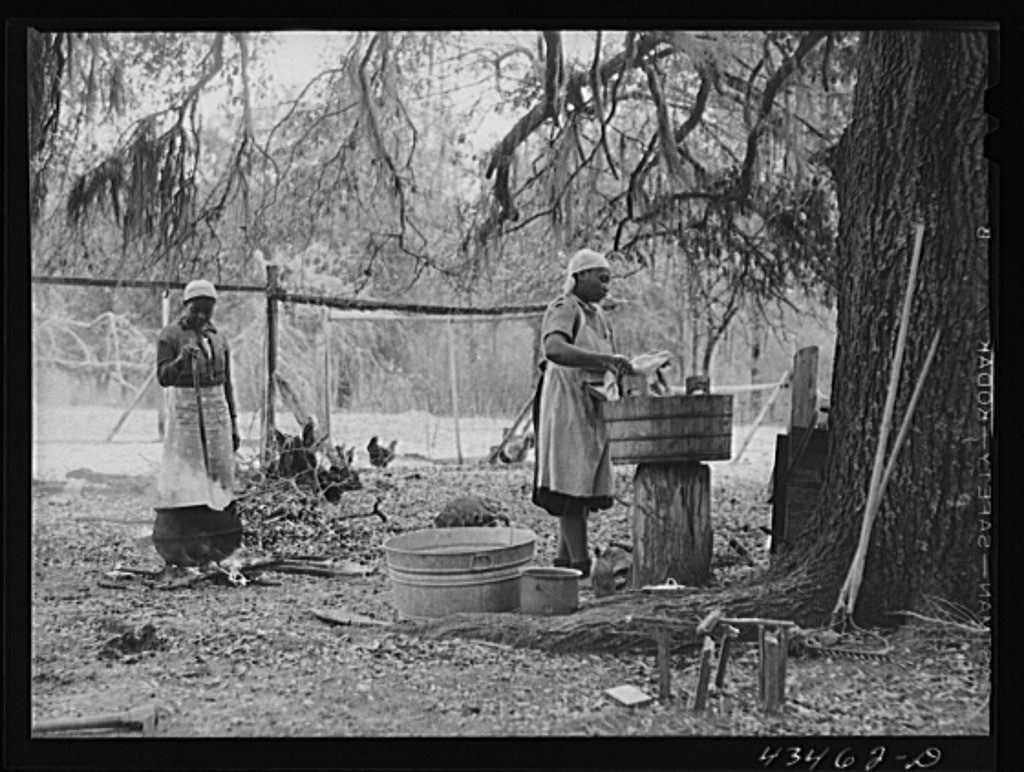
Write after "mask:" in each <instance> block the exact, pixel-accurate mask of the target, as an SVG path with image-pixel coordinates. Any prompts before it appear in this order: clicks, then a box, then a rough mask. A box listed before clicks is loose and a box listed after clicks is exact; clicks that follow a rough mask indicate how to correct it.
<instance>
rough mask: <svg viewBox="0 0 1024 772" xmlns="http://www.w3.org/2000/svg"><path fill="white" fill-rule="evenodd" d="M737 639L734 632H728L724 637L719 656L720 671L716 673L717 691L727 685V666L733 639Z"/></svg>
mask: <svg viewBox="0 0 1024 772" xmlns="http://www.w3.org/2000/svg"><path fill="white" fill-rule="evenodd" d="M737 632H739V631H737ZM735 637H736V636H735V634H734V633H732V632H726V633H724V634H723V635H722V639H721V641H720V645H721V648H722V650H721V652H720V653H719V655H718V670H717V672H716V673H715V688H716V689H719V690H720V689H721V688H722V686H723V684H725V666H726V665H727V664H728V663H729V654H730V653H731V651H732V639H733V638H735Z"/></svg>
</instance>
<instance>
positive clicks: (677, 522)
mask: <svg viewBox="0 0 1024 772" xmlns="http://www.w3.org/2000/svg"><path fill="white" fill-rule="evenodd" d="M711 533H712V532H711V469H710V468H709V467H708V465H707V464H701V463H697V462H692V461H686V462H679V463H674V464H639V465H638V466H637V468H636V477H635V480H634V488H633V586H634V587H643V586H644V585H646V584H661V583H662V582H664V581H665V580H666V579H668V578H669V577H671V578H673V579H675V580H676V581H677V582H679V583H680V584H688V585H700V584H704V583H706V582H707V580H708V579H709V578H710V577H711Z"/></svg>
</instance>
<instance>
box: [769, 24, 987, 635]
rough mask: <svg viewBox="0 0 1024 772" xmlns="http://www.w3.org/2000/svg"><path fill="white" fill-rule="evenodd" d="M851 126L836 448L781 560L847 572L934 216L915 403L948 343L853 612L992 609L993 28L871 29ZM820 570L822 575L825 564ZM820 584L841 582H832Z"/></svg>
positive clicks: (913, 338) (911, 357)
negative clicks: (917, 228)
mask: <svg viewBox="0 0 1024 772" xmlns="http://www.w3.org/2000/svg"><path fill="white" fill-rule="evenodd" d="M863 46H864V49H863V60H862V61H863V65H862V67H861V70H860V80H859V82H858V84H857V90H856V96H855V101H854V112H853V120H852V123H851V125H850V127H849V129H848V130H847V133H846V135H845V136H844V138H843V141H842V143H841V149H840V153H839V158H838V159H837V169H836V170H837V175H836V182H837V192H838V197H839V206H840V212H841V219H840V229H839V264H840V265H842V266H844V267H845V268H844V270H843V271H841V273H840V275H839V292H838V310H839V313H838V323H837V327H838V342H837V346H836V357H835V369H834V376H833V385H832V394H833V399H832V403H831V411H830V415H829V423H830V435H831V436H830V449H829V458H828V462H827V466H826V471H825V480H826V482H825V487H824V490H823V491H822V494H821V498H820V499H819V505H818V506H817V507H816V515H815V517H814V518H813V519H812V521H811V522H810V525H809V532H810V533H818V534H820V536H819V537H818V538H816V539H813V540H807V541H806V542H805V543H804V544H803V545H802V548H801V547H800V546H798V547H797V548H796V549H794V551H793V554H792V555H789V556H787V559H786V560H784V561H782V564H781V565H780V567H786V566H788V567H793V566H796V565H800V564H807V563H809V562H811V561H814V562H815V564H816V565H818V566H820V567H819V568H818V569H816V570H817V571H821V572H827V574H828V576H829V577H831V576H832V575H833V574H834V569H832V567H831V565H829V567H828V568H827V569H826V568H825V567H824V565H825V564H833V563H834V564H836V565H837V566H839V567H840V569H841V572H842V573H845V570H846V568H847V567H848V564H849V561H850V558H851V556H852V554H853V551H854V548H855V546H856V541H857V537H858V533H859V527H860V518H861V513H862V512H863V511H864V502H865V499H866V496H867V488H868V481H869V477H870V471H871V464H872V459H873V456H874V453H875V448H876V444H877V437H878V431H879V424H880V421H881V415H882V408H883V404H884V401H885V393H886V385H887V380H888V377H887V373H888V368H889V366H890V362H891V360H892V357H893V352H894V348H895V343H896V332H897V327H898V317H899V314H900V310H901V304H902V299H903V294H904V292H905V288H906V282H907V274H908V266H909V263H910V253H911V249H912V246H913V234H914V228H913V224H914V223H915V222H923V223H924V226H925V238H924V247H923V250H922V255H921V263H920V268H919V275H918V279H917V282H918V283H917V288H916V291H915V295H914V303H913V308H912V311H911V320H912V324H911V327H910V330H909V333H908V338H907V346H906V353H905V355H904V362H903V367H902V371H901V375H900V385H899V392H898V396H897V401H896V405H895V420H901V418H902V416H903V414H904V413H905V412H906V409H907V404H908V402H909V399H910V396H911V392H912V390H913V386H914V383H915V380H916V376H917V374H918V373H919V372H920V370H921V367H922V364H923V361H924V358H925V355H926V352H927V349H928V347H929V342H930V341H931V339H932V336H933V335H934V334H935V331H936V330H937V329H941V330H942V343H941V346H940V347H939V349H938V353H937V355H936V357H935V360H934V363H933V365H932V369H931V371H930V373H929V376H928V379H927V382H926V383H925V385H924V389H923V392H922V394H921V398H920V403H919V405H918V408H917V410H916V411H915V414H914V417H913V423H912V424H911V430H910V433H909V436H908V438H907V441H906V443H905V445H904V447H903V449H902V451H901V452H900V455H899V457H898V460H897V465H896V470H895V473H894V477H893V480H892V484H891V485H889V486H888V489H887V491H886V493H885V498H884V499H883V501H882V503H881V510H880V512H879V515H878V519H877V521H876V522H875V526H874V529H873V533H872V537H871V543H870V547H869V552H868V558H867V564H866V568H865V575H864V581H863V584H862V586H861V591H860V596H859V601H858V606H857V609H856V610H855V615H856V617H857V618H858V619H859V620H861V621H863V622H867V623H872V622H878V623H892V622H893V621H895V620H894V618H893V617H892V616H891V615H890V614H889V612H891V611H894V610H897V609H909V610H915V609H918V608H920V607H921V606H922V604H923V603H924V602H925V601H926V600H927V597H928V596H937V597H940V598H944V599H946V600H950V601H954V602H957V603H960V604H962V605H964V606H965V607H967V608H969V609H972V610H975V611H983V610H984V609H983V603H984V599H985V586H986V582H987V579H986V576H987V572H986V569H985V566H986V565H987V562H986V561H987V557H986V556H985V554H984V552H983V551H982V550H981V549H979V544H978V542H979V536H980V533H981V532H980V530H979V529H981V528H982V527H983V524H984V520H985V517H984V515H985V512H984V506H985V502H984V500H983V499H982V498H980V496H979V483H980V482H981V478H979V474H980V473H982V472H983V471H984V469H983V465H984V463H983V462H984V459H983V453H984V452H985V450H986V448H987V437H988V434H987V431H988V428H987V426H985V425H983V424H982V423H981V422H979V410H978V408H979V392H978V380H977V377H976V375H977V373H978V369H979V349H981V348H983V347H984V346H986V345H987V344H988V341H989V339H990V337H989V336H990V333H989V322H988V309H987V301H986V298H987V293H988V284H987V263H988V254H987V244H988V242H986V241H983V240H979V239H978V238H977V236H976V232H977V229H978V227H979V226H983V225H986V224H987V223H988V216H989V215H988V170H987V163H986V161H985V158H984V155H983V152H984V138H985V131H986V125H987V121H986V117H985V109H984V93H985V88H986V67H987V63H988V49H987V39H986V35H985V34H984V33H980V32H970V33H959V32H871V33H869V34H868V35H867V36H866V39H865V41H864V43H863ZM823 575H824V574H823ZM822 587H823V592H836V593H837V592H838V588H837V587H834V586H833V585H831V584H826V583H824V582H823V583H822Z"/></svg>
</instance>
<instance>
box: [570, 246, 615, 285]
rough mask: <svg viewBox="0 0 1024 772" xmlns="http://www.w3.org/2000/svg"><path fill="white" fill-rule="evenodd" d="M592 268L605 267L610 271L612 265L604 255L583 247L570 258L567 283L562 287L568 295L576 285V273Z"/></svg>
mask: <svg viewBox="0 0 1024 772" xmlns="http://www.w3.org/2000/svg"><path fill="white" fill-rule="evenodd" d="M591 268H604V269H606V270H609V271H610V270H611V268H612V266H611V263H609V262H608V259H607V258H606V257H605V256H604V255H602V254H601V253H600V252H595V251H594V250H592V249H581V250H579V251H578V252H576V254H574V255H573V256H572V258H570V260H569V265H568V267H566V269H565V285H564V286H563V287H562V290H563V291H564V292H565V294H566V295H568V294H569V293H570V292H572V288H573V287H574V286H576V279H575V276H576V274H578V273H580V272H581V271H587V270H589V269H591Z"/></svg>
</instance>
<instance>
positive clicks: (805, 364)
mask: <svg viewBox="0 0 1024 772" xmlns="http://www.w3.org/2000/svg"><path fill="white" fill-rule="evenodd" d="M790 393H791V398H792V403H791V405H790V411H789V433H790V434H793V429H794V428H806V427H808V426H814V425H815V424H816V423H817V421H818V347H817V346H808V347H807V348H802V349H800V350H799V351H797V352H796V356H795V357H793V383H792V388H791V389H790Z"/></svg>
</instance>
